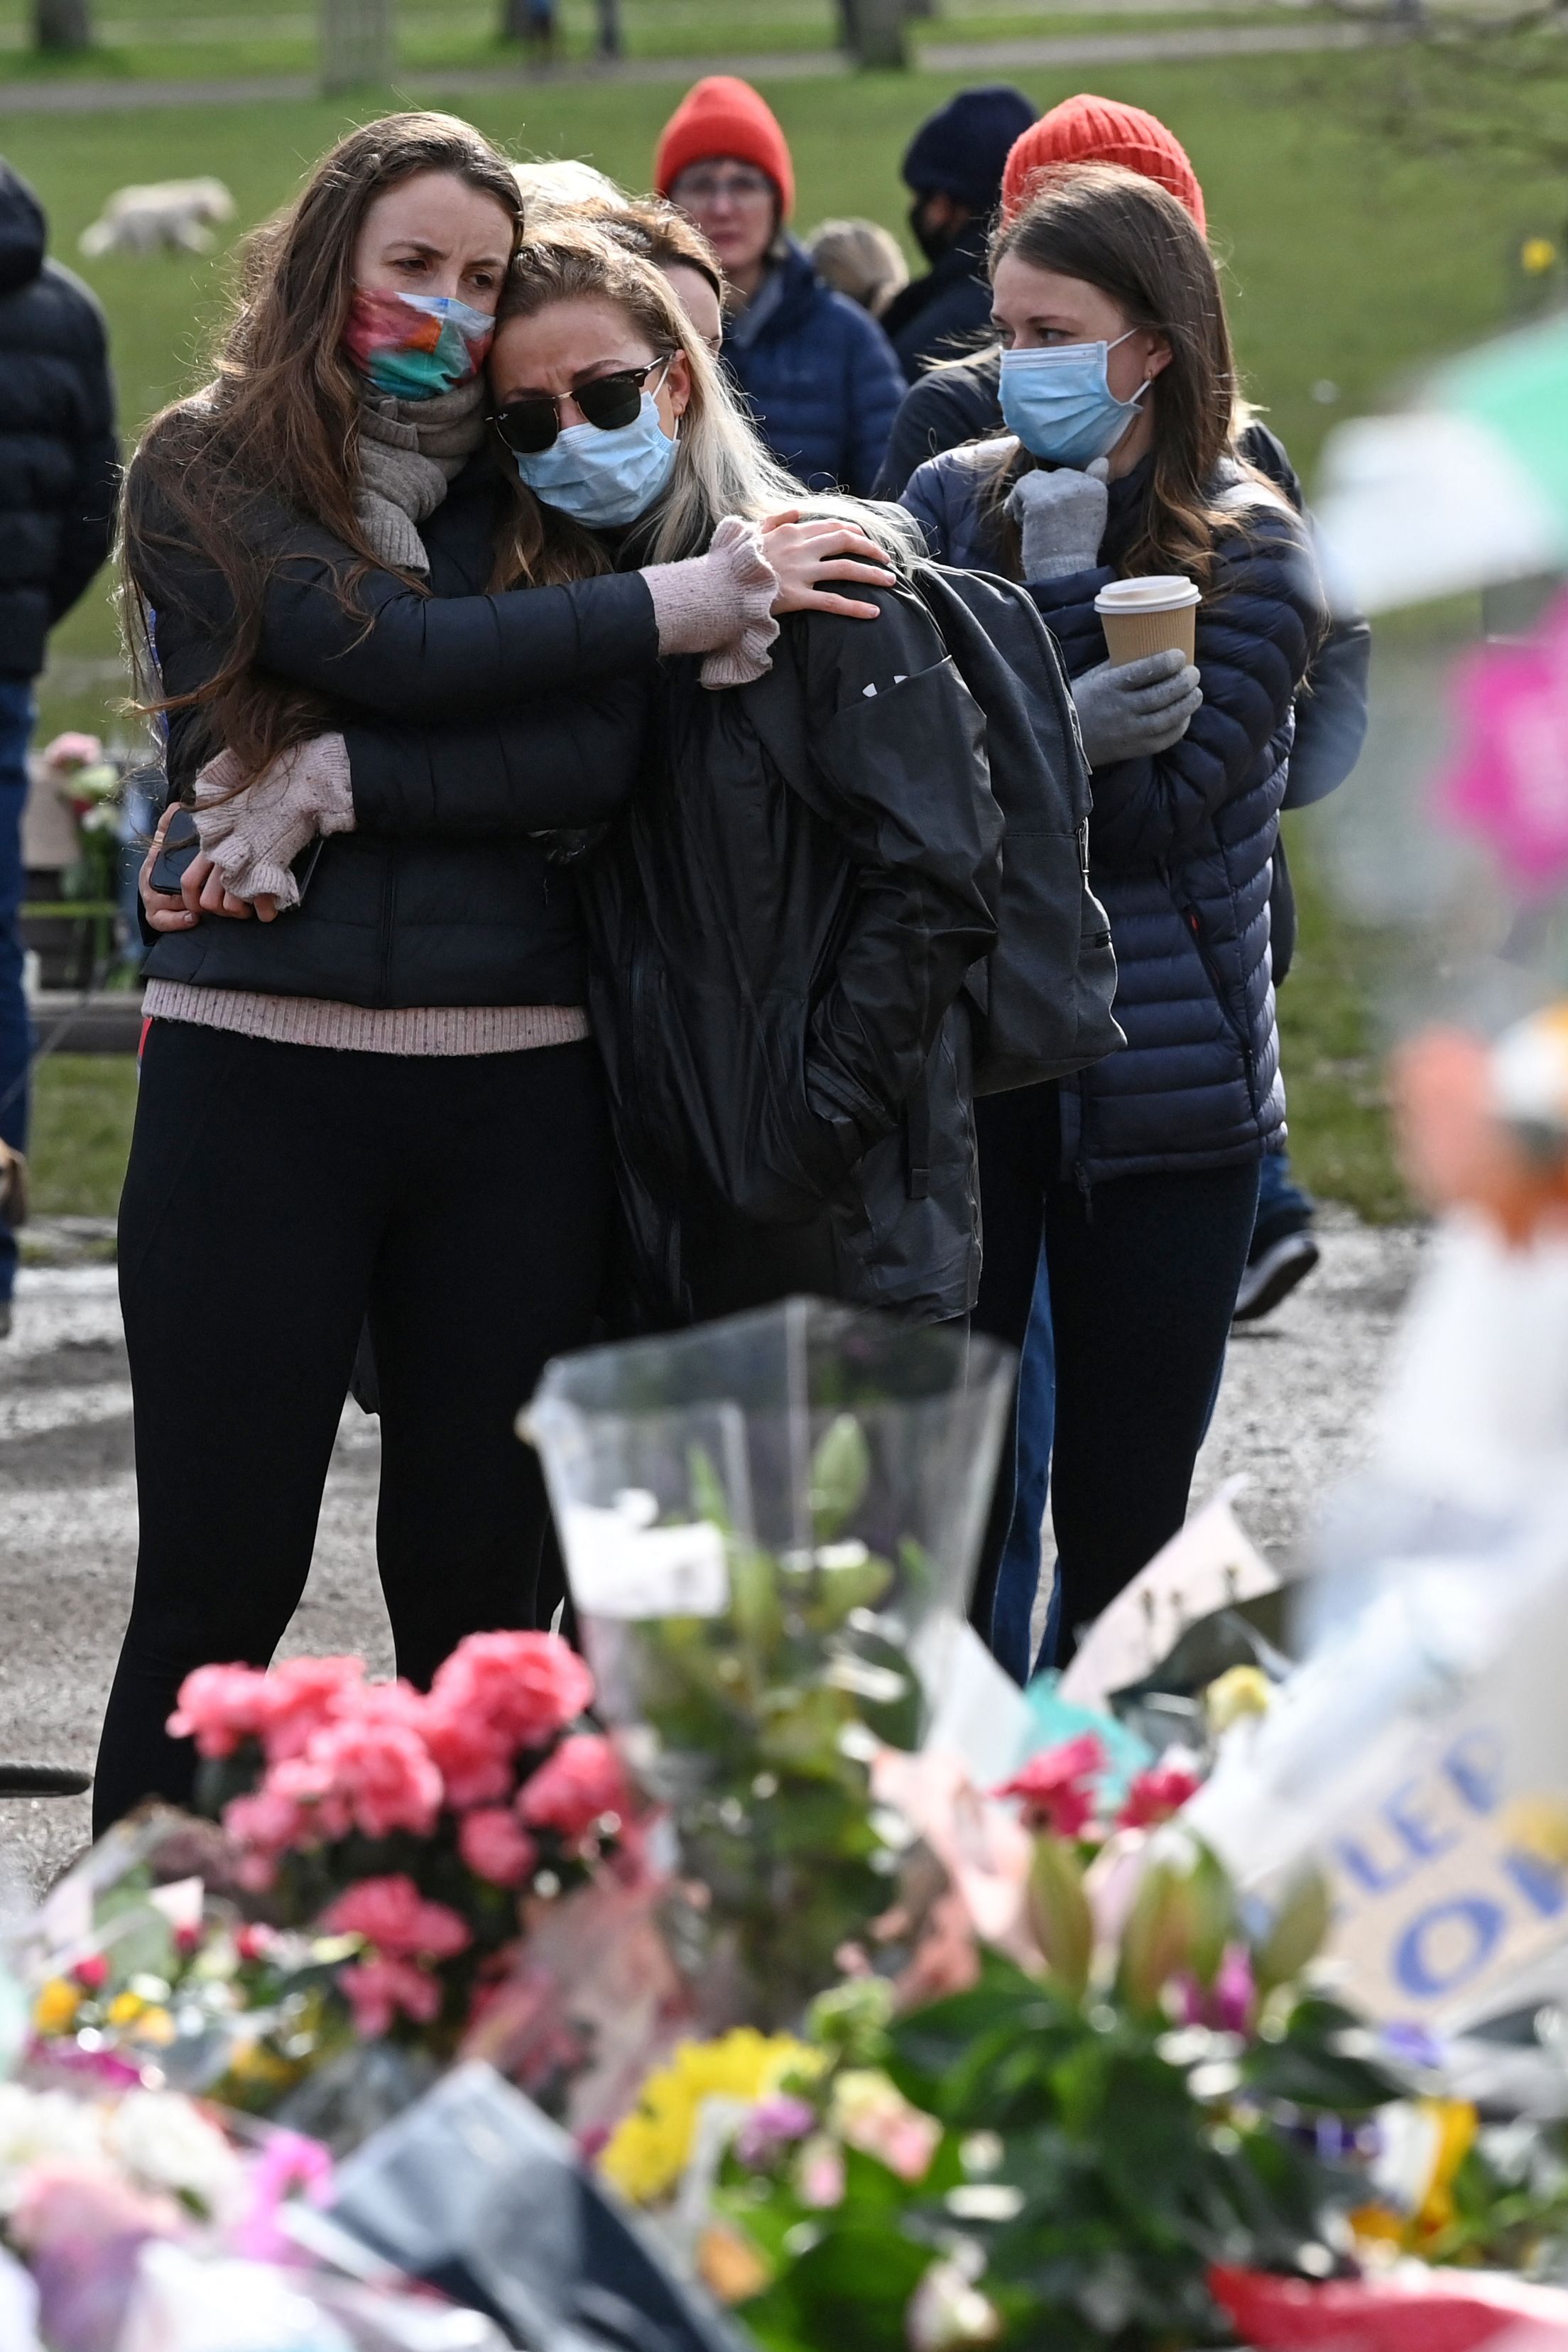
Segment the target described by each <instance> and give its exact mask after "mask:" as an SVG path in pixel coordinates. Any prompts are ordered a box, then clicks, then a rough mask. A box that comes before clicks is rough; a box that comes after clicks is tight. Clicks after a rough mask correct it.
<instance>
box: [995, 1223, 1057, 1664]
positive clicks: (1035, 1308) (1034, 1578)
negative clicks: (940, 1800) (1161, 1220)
mask: <svg viewBox="0 0 1568 2352" xmlns="http://www.w3.org/2000/svg"><path fill="white" fill-rule="evenodd" d="M1056 1419H1057V1351H1056V1341H1055V1338H1054V1335H1053V1333H1052V1330H1051V1286H1050V1280H1049V1277H1048V1276H1047V1272H1046V1254H1045V1252H1044V1250H1042V1251H1041V1252H1040V1269H1039V1272H1038V1274H1037V1276H1035V1297H1034V1302H1033V1304H1032V1306H1031V1307H1030V1308H1029V1328H1028V1333H1027V1336H1026V1339H1025V1341H1024V1352H1023V1356H1022V1358H1021V1360H1020V1361H1019V1366H1018V1399H1017V1406H1016V1414H1015V1436H1014V1462H1015V1465H1016V1467H1015V1472H1014V1476H1015V1481H1016V1483H1015V1488H1014V1501H1013V1518H1012V1523H1011V1525H1010V1526H1009V1528H1008V1529H1007V1542H1006V1546H1005V1549H1004V1551H1003V1554H1002V1564H1001V1566H1000V1568H999V1569H998V1570H997V1571H996V1601H995V1607H994V1611H993V1612H992V1618H991V1647H992V1649H993V1651H994V1654H995V1656H996V1660H997V1663H998V1664H1000V1665H1004V1666H1005V1667H1006V1669H1007V1672H1008V1673H1009V1674H1010V1675H1012V1677H1013V1679H1014V1681H1015V1682H1018V1683H1024V1682H1027V1681H1028V1679H1029V1664H1030V1654H1031V1653H1030V1641H1029V1628H1030V1624H1031V1622H1032V1620H1033V1618H1034V1613H1035V1599H1036V1595H1037V1592H1038V1591H1039V1583H1040V1523H1041V1521H1042V1520H1043V1519H1044V1517H1045V1516H1046V1504H1047V1499H1048V1497H1049V1495H1050V1487H1051V1447H1052V1444H1053V1443H1054V1441H1055V1437H1056ZM1058 1600H1059V1595H1058V1591H1056V1590H1054V1589H1053V1591H1052V1594H1051V1606H1050V1613H1049V1615H1048V1617H1047V1621H1046V1636H1045V1640H1044V1641H1043V1642H1042V1643H1041V1645H1040V1654H1039V1658H1038V1661H1037V1665H1039V1666H1048V1665H1049V1664H1051V1663H1052V1661H1053V1659H1054V1657H1055V1655H1056V1637H1057V1613H1058Z"/></svg>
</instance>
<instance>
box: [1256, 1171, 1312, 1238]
mask: <svg viewBox="0 0 1568 2352" xmlns="http://www.w3.org/2000/svg"><path fill="white" fill-rule="evenodd" d="M1311 1214H1312V1201H1311V1195H1310V1193H1307V1192H1302V1190H1301V1187H1300V1184H1298V1183H1297V1181H1296V1180H1295V1178H1294V1177H1293V1176H1292V1174H1291V1173H1290V1155H1289V1152H1288V1151H1266V1152H1265V1153H1264V1155H1263V1161H1262V1165H1261V1167H1260V1168H1259V1170H1258V1227H1257V1230H1258V1233H1260V1234H1267V1233H1268V1230H1269V1228H1270V1227H1271V1226H1273V1225H1279V1226H1281V1227H1282V1228H1284V1229H1285V1230H1287V1231H1289V1230H1290V1229H1291V1228H1293V1227H1295V1226H1297V1225H1304V1224H1306V1223H1309V1222H1310V1218H1311Z"/></svg>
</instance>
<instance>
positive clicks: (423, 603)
mask: <svg viewBox="0 0 1568 2352" xmlns="http://www.w3.org/2000/svg"><path fill="white" fill-rule="evenodd" d="M132 498H133V499H138V500H139V503H140V507H141V512H142V518H143V520H144V521H145V522H146V523H147V525H148V526H149V527H150V529H151V530H153V531H154V532H155V533H157V538H156V541H154V543H153V544H154V552H153V564H152V568H153V574H154V576H153V577H152V578H151V579H149V580H147V581H145V582H144V583H142V584H143V586H144V588H145V590H146V592H147V593H148V596H149V598H150V601H151V602H152V603H153V604H154V605H155V606H157V607H158V608H159V627H158V649H159V654H160V656H161V657H162V659H163V668H164V681H165V685H166V687H167V688H168V690H169V691H171V692H173V693H184V692H187V691H190V690H191V689H192V688H195V687H196V686H197V685H199V684H201V683H203V682H205V677H210V676H211V675H212V674H213V670H214V668H215V667H216V665H217V663H218V662H220V661H221V660H222V659H223V657H224V656H223V650H222V648H223V643H224V638H225V636H226V631H227V629H228V627H229V626H230V625H232V608H231V605H230V601H229V597H228V593H227V590H226V586H225V583H224V581H223V579H222V576H221V574H220V573H219V572H217V571H216V568H215V567H213V566H212V565H210V564H208V563H206V562H205V561H204V560H203V559H202V558H201V557H200V556H199V555H198V554H197V553H196V552H195V551H194V550H193V549H191V548H190V547H189V546H188V544H183V543H181V541H180V538H179V535H178V533H177V530H176V529H175V528H174V526H172V525H170V524H168V523H167V521H166V520H163V519H161V518H160V517H159V515H158V513H157V511H156V505H155V499H154V498H153V496H152V495H150V494H148V493H147V492H145V491H144V490H142V489H140V488H139V486H138V484H137V481H136V476H135V473H134V471H133V472H132ZM161 524H162V527H161ZM254 530H255V533H256V537H257V541H258V544H260V545H261V546H263V547H265V548H266V549H267V550H268V551H269V552H270V553H271V554H272V555H273V556H274V557H275V558H276V563H275V567H274V569H273V571H272V574H271V577H270V579H269V582H268V587H267V591H266V599H265V604H264V606H263V611H262V623H261V639H260V645H259V647H258V661H259V663H260V665H261V666H262V667H265V668H267V669H269V670H271V671H273V672H274V673H275V674H276V675H277V676H279V677H285V678H288V679H289V680H290V681H291V682H292V683H294V684H295V685H298V686H302V687H306V688H311V689H313V690H314V691H315V692H316V693H318V694H321V695H322V696H323V697H326V698H329V700H330V701H331V704H332V705H333V707H334V708H340V707H342V706H343V705H349V706H353V707H354V708H357V709H360V710H362V711H364V712H366V713H368V714H374V717H376V718H378V719H402V720H412V721H416V722H417V721H421V720H426V719H460V720H464V721H467V720H470V719H474V718H476V717H480V716H484V715H486V714H489V713H493V712H495V711H497V710H502V709H507V708H508V707H509V706H510V705H511V704H514V703H517V702H520V701H524V700H526V699H527V698H529V697H530V696H533V695H541V694H545V695H547V694H559V693H561V692H562V691H563V690H565V689H569V688H573V687H576V686H582V685H587V684H594V683H596V682H598V681H600V680H603V679H607V678H610V677H616V676H617V675H618V674H621V673H623V672H625V671H626V670H627V669H628V668H631V667H636V666H637V664H638V663H640V662H642V661H645V660H646V661H649V662H651V661H652V660H653V658H654V656H655V655H656V654H657V652H658V631H657V628H656V625H655V622H654V612H653V599H652V597H651V596H650V595H649V593H648V591H647V584H646V583H645V582H644V581H643V580H642V579H641V578H640V577H639V575H638V574H637V572H619V573H610V574H606V575H605V576H604V577H602V578H599V579H595V580H580V581H574V582H572V583H570V584H569V585H567V586H564V587H559V588H522V589H512V590H507V591H504V592H502V593H499V594H495V595H483V596H426V595H422V594H421V593H419V592H418V591H417V590H416V589H414V588H411V587H410V586H409V584H408V583H407V581H406V580H405V579H403V578H402V577H401V576H400V575H399V574H398V573H396V572H381V571H374V570H373V571H369V572H363V571H362V572H360V575H359V577H358V578H355V577H354V576H353V575H354V572H355V568H356V558H355V557H354V556H353V552H352V551H351V550H350V549H349V548H347V547H346V546H345V545H344V544H343V542H342V541H341V540H338V539H334V538H333V536H332V535H331V532H330V531H326V530H322V529H321V526H320V525H319V524H316V523H312V522H309V521H306V520H303V519H302V518H300V516H298V515H295V514H292V513H290V512H289V510H288V509H285V508H282V507H280V506H276V505H273V506H266V507H263V506H261V505H259V504H258V507H257V509H256V510H255V516H254ZM170 646H174V648H175V653H174V661H175V663H176V665H177V667H179V668H180V669H181V670H183V671H185V672H187V673H188V674H187V675H184V676H180V677H172V676H171V656H170V652H169V647H170Z"/></svg>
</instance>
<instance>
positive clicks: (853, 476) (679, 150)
mask: <svg viewBox="0 0 1568 2352" xmlns="http://www.w3.org/2000/svg"><path fill="white" fill-rule="evenodd" d="M654 183H655V185H656V186H657V188H658V193H659V194H660V195H661V196H668V198H669V199H670V201H671V202H672V203H674V204H676V205H679V208H680V210H681V211H682V212H683V213H684V214H685V215H687V217H688V219H689V220H691V221H694V222H695V223H696V225H697V226H698V227H699V228H700V230H701V231H702V233H703V235H704V236H706V237H707V238H708V239H709V240H710V243H711V245H712V247H713V249H714V251H715V252H716V253H717V254H718V257H719V259H720V261H721V264H722V266H723V270H724V278H725V282H726V287H727V291H728V300H729V315H728V319H727V321H726V327H725V341H724V356H725V362H726V364H727V365H728V367H729V368H730V369H731V373H733V375H734V378H735V380H736V382H737V383H739V385H740V386H741V389H742V392H744V394H746V397H747V399H748V401H749V402H750V404H751V408H752V415H753V416H754V418H755V420H756V424H757V428H758V430H759V432H760V433H761V434H762V436H763V440H764V442H765V443H766V444H767V446H768V447H769V448H770V449H771V450H772V452H773V456H774V457H776V458H777V459H778V461H779V463H780V465H782V466H784V467H785V468H786V470H787V471H788V472H790V473H792V474H795V475H797V476H798V477H799V478H800V479H801V480H802V481H803V482H805V483H806V484H807V486H808V487H809V488H812V489H821V490H829V489H837V488H842V489H847V490H850V491H852V492H854V494H855V495H856V496H857V497H858V498H866V497H868V496H869V495H870V491H871V487H872V484H873V483H874V482H875V480H876V478H877V473H878V469H879V467H880V466H881V463H882V457H883V453H884V451H885V449H886V447H887V441H888V433H889V427H890V426H891V425H892V421H893V417H894V415H895V413H896V411H897V409H898V405H899V402H900V399H901V398H902V397H903V391H904V378H903V372H902V370H901V369H900V365H899V362H898V360H897V359H896V357H895V356H894V353H893V350H892V347H891V345H890V344H889V341H888V339H887V337H886V335H884V334H883V332H882V330H881V328H880V327H879V326H878V324H877V323H876V320H874V319H871V318H868V316H867V314H866V312H865V311H864V310H861V309H860V308H859V307H858V304H856V303H854V302H851V301H849V300H848V299H847V297H846V296H844V295H842V294H836V293H835V292H834V291H833V289H832V288H831V287H829V286H826V285H825V284H824V283H823V281H822V279H821V278H820V277H819V276H818V275H817V273H816V269H815V268H813V267H812V262H811V257H810V255H809V254H808V253H807V252H806V250H805V247H804V246H802V245H800V244H798V243H797V242H796V241H795V238H793V237H792V236H789V234H788V232H787V230H786V229H785V226H784V224H785V222H786V221H787V220H788V218H789V216H790V214H791V213H792V212H793V211H794V209H795V166H794V163H792V161H791V158H790V152H789V145H788V142H787V141H786V140H785V138H784V131H783V130H782V129H781V128H780V126H779V122H778V120H777V118H776V117H775V115H774V114H773V110H772V108H771V107H770V106H769V105H768V104H767V102H766V100H763V98H762V97H760V96H759V95H758V93H757V91H755V90H754V89H752V87H751V84H750V83H749V82H743V81H739V80H737V79H734V77H733V76H731V75H729V74H714V75H712V76H710V79H708V80H706V81H700V82H699V83H698V84H697V85H696V87H695V88H694V89H691V90H689V92H688V93H687V95H686V97H685V98H684V99H682V100H681V102H680V104H679V106H678V107H677V109H676V110H675V112H674V114H673V115H671V117H670V119H669V121H668V123H667V124H666V125H665V128H664V132H663V135H662V136H661V138H660V140H659V142H658V155H657V157H656V159H655V163H654Z"/></svg>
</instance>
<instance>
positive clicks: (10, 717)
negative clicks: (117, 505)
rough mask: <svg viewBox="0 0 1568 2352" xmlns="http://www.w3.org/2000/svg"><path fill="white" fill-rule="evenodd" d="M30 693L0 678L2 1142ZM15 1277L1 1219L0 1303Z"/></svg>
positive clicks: (9, 1092)
mask: <svg viewBox="0 0 1568 2352" xmlns="http://www.w3.org/2000/svg"><path fill="white" fill-rule="evenodd" d="M32 731H33V689H32V686H31V684H30V683H29V681H28V680H27V679H26V678H24V677H0V1141H4V1142H5V1143H10V1144H14V1145H15V1146H16V1150H18V1151H22V1150H26V1143H27V1073H28V1065H29V1063H30V1061H31V1058H32V1051H33V1024H32V1022H31V1021H30V1019H29V1018H28V1013H27V1000H26V995H25V993H24V992H23V987H22V968H23V947H22V901H23V899H24V898H25V897H26V874H25V873H24V871H23V866H22V812H23V810H24V808H26V803H27V741H28V738H29V737H30V736H31V734H32ZM15 1282H16V1235H15V1234H13V1233H12V1231H11V1228H10V1226H9V1225H8V1224H7V1223H5V1218H4V1217H0V1304H4V1302H5V1300H6V1299H8V1298H9V1297H10V1296H11V1292H12V1288H13V1286H14V1284H15Z"/></svg>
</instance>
